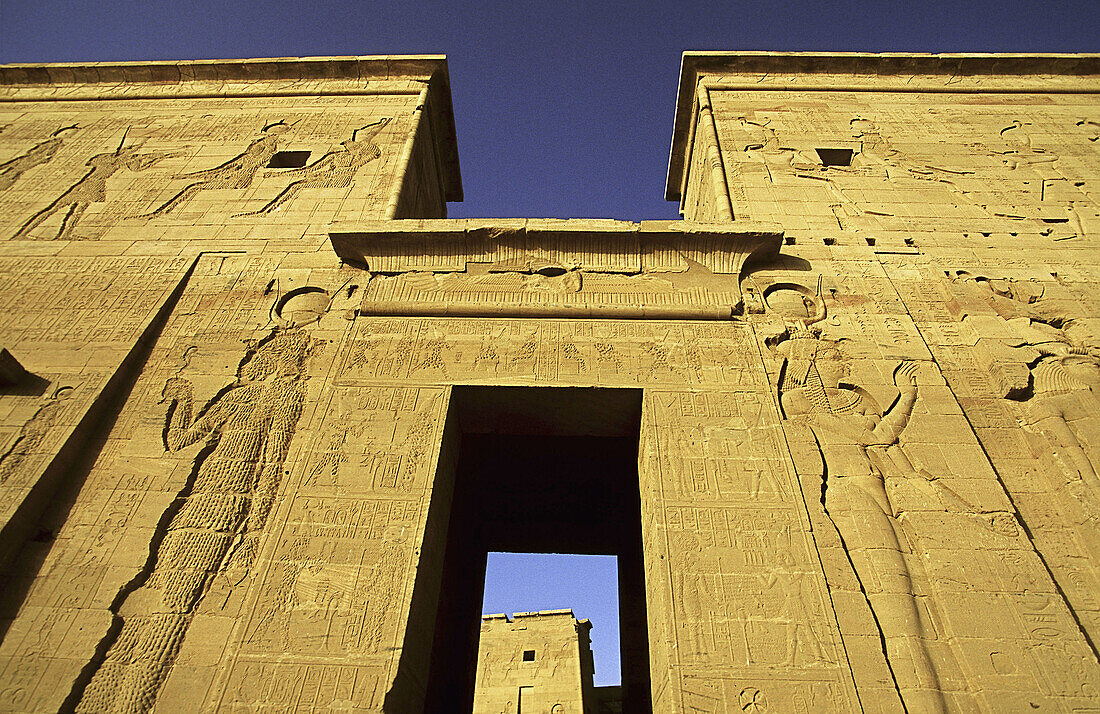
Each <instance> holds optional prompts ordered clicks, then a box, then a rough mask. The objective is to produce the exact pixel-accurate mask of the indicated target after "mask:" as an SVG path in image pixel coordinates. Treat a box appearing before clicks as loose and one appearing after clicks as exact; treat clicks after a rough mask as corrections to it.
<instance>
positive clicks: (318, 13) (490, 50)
mask: <svg viewBox="0 0 1100 714" xmlns="http://www.w3.org/2000/svg"><path fill="white" fill-rule="evenodd" d="M684 50H787V51H793V50H848V51H855V50H859V51H871V52H884V51H927V52H964V51H972V52H978V51H1001V52H1090V51H1091V52H1095V51H1098V50H1100V0H1072V1H1071V0H1048V1H1046V2H1042V1H1030V2H1024V1H1021V0H997V1H993V0H955V1H954V2H948V1H946V0H943V1H938V2H928V1H922V0H907V1H904V2H888V1H880V2H868V1H867V0H858V1H854V0H844V1H842V2H799V1H791V0H772V1H771V2H760V1H759V0H753V1H752V2H714V1H713V0H711V1H710V2H700V1H698V0H676V1H675V2H644V1H643V2H620V3H610V2H595V1H589V2H569V1H561V0H559V1H557V2H523V1H521V0H511V1H509V2H498V1H495V0H485V1H482V2H435V1H427V0H380V1H371V0H359V1H353V0H314V1H313V2H304V1H298V2H278V1H277V0H264V1H262V2H261V1H259V0H246V1H244V2H233V1H232V0H225V1H223V2H209V3H202V2H195V1H189V0H89V1H86V2H76V1H75V0H65V1H62V0H0V62H49V61H97V60H98V61H109V60H156V59H200V58H202V59H209V58H230V57H282V56H308V55H369V54H409V53H445V54H447V55H448V58H449V65H450V73H451V88H452V92H453V98H454V109H455V118H456V124H457V128H458V147H459V156H460V160H461V167H462V178H463V183H464V187H465V194H466V201H465V203H462V204H452V205H451V206H450V212H451V215H452V216H454V217H467V216H469V217H498V216H521V217H522V216H534V217H563V218H566V217H607V218H621V219H627V220H640V219H646V218H675V217H676V215H677V212H676V205H675V204H672V203H667V202H665V201H664V200H663V196H664V179H665V171H666V164H667V161H668V148H669V139H670V137H671V133H672V113H673V108H674V105H675V97H676V89H677V77H678V75H679V69H680V54H681V52H683V51H684ZM539 568H541V569H540V570H538V571H534V570H530V569H528V571H526V572H528V573H529V574H527V575H524V574H522V573H520V574H518V575H517V574H516V572H515V571H508V572H509V573H510V574H508V575H506V576H505V577H501V578H497V579H496V580H494V582H498V581H499V582H501V583H510V584H512V585H522V586H535V590H534V594H535V595H538V594H539V588H540V587H544V586H545V585H546V584H547V583H549V582H551V581H552V580H554V579H555V578H557V579H560V580H563V581H570V580H572V581H573V582H578V581H580V582H584V583H592V582H594V580H596V579H599V580H606V578H605V577H604V576H602V575H599V574H598V573H599V572H603V573H605V574H606V573H607V572H608V570H607V569H605V570H604V571H598V570H592V569H591V568H589V569H588V572H586V573H584V574H583V576H578V570H577V569H576V568H575V567H570V566H568V565H560V564H559V565H554V566H549V567H547V566H545V565H540V566H539ZM489 572H490V576H491V577H494V578H496V576H495V575H494V573H495V572H496V566H494V564H493V561H490V571H489ZM536 572H537V573H538V574H537V576H536V575H534V573H536ZM609 572H610V574H611V577H612V582H613V578H614V569H613V568H611V569H610V571H609ZM497 587H498V586H497V585H492V584H491V585H490V591H491V592H489V593H488V595H487V599H486V606H487V607H488V611H496V612H501V611H506V612H509V613H510V612H513V611H515V610H527V609H538V608H543V607H552V608H558V607H572V608H574V610H575V612H576V613H577V614H578V615H579V616H581V617H590V618H592V620H593V621H594V623H595V629H594V630H593V637H594V638H595V639H596V640H597V641H599V640H601V639H602V636H603V635H604V633H608V632H609V628H611V627H615V626H616V623H615V622H610V623H608V622H604V621H601V620H602V618H603V617H604V616H603V615H597V614H596V612H595V610H590V609H589V606H588V605H586V604H584V603H583V602H582V596H584V595H585V593H583V592H582V593H581V594H578V595H577V596H576V599H575V600H574V601H573V602H572V603H570V602H559V601H558V600H559V598H549V597H547V598H546V599H541V600H540V599H538V598H537V597H530V598H528V597H526V596H525V595H523V594H522V593H520V592H518V591H516V592H514V593H513V594H511V595H509V594H508V591H507V590H499V591H497V590H494V588H497ZM501 587H503V586H501ZM602 587H603V588H604V589H603V590H601V589H600V588H598V587H595V586H593V587H590V588H588V590H587V591H586V592H587V593H589V594H590V593H593V592H595V593H606V592H607V591H606V587H608V586H607V585H606V584H605V585H604V586H602ZM544 590H545V592H544V593H543V594H548V593H550V592H551V591H550V588H549V587H545V588H544ZM570 597H572V596H570ZM601 597H602V595H601ZM507 602H514V604H512V605H508V604H506V603H507ZM540 603H545V605H544V604H540ZM597 618H600V619H597ZM609 667H610V664H609V663H608V662H607V661H606V660H603V659H597V663H596V668H597V673H598V674H600V673H603V672H607V671H608V669H609Z"/></svg>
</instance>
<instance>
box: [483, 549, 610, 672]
mask: <svg viewBox="0 0 1100 714" xmlns="http://www.w3.org/2000/svg"><path fill="white" fill-rule="evenodd" d="M617 568H618V558H616V557H615V556H613V555H562V554H558V553H489V560H488V563H487V565H486V568H485V595H484V599H483V600H482V603H481V612H482V614H483V615H491V614H494V613H501V612H503V613H506V614H507V615H508V616H509V617H511V616H512V615H513V614H514V613H516V612H535V611H537V610H562V609H570V610H572V611H573V614H574V615H575V616H576V617H577V619H578V620H583V619H585V618H587V619H589V620H590V621H591V622H592V631H591V633H590V636H591V638H592V660H593V662H594V664H595V667H596V674H595V677H594V680H595V685H596V686H597V687H603V686H609V685H617V684H620V680H621V669H620V665H619V578H618V572H617Z"/></svg>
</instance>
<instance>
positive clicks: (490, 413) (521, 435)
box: [409, 387, 652, 712]
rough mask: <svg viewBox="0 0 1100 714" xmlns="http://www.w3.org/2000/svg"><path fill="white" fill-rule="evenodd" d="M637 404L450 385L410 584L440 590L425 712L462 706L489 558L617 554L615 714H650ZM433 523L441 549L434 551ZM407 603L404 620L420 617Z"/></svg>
mask: <svg viewBox="0 0 1100 714" xmlns="http://www.w3.org/2000/svg"><path fill="white" fill-rule="evenodd" d="M641 398H642V394H641V390H637V389H598V388H549V387H547V388H533V387H454V389H453V392H452V397H451V409H450V412H449V414H448V417H447V426H446V428H445V435H444V454H443V458H441V462H440V464H441V465H440V469H439V472H438V475H437V477H436V484H435V490H434V493H433V498H432V505H431V510H430V511H429V526H428V528H429V533H428V538H427V539H426V541H425V546H424V552H425V554H424V556H422V559H421V566H420V569H419V570H418V573H417V582H416V586H415V587H416V589H417V590H422V589H423V590H427V589H433V591H434V588H438V591H435V592H438V593H439V595H438V607H437V608H435V613H434V628H433V630H434V633H433V637H432V642H431V646H430V650H431V655H430V659H429V665H428V672H427V686H426V700H425V710H426V711H449V712H469V711H470V710H471V708H472V706H473V694H474V675H475V671H476V666H477V646H478V635H479V630H480V621H481V602H482V593H483V589H484V585H485V563H486V557H487V555H488V553H489V552H490V551H503V552H528V553H578V554H592V555H614V556H617V558H618V568H619V573H618V579H619V625H620V646H621V662H622V681H623V690H622V693H623V705H624V711H631V712H646V711H651V709H652V707H651V704H650V686H649V641H648V636H647V626H646V607H645V583H644V571H643V565H642V538H641V501H640V493H639V487H638V483H639V481H638V429H639V424H640V420H641ZM445 512H446V513H445ZM444 521H445V522H446V528H445V532H446V538H445V542H439V541H441V540H443V539H438V540H436V541H435V542H433V539H432V530H433V528H434V529H435V532H436V534H438V535H441V534H442V533H441V531H443V524H444ZM435 543H439V545H435ZM440 556H441V557H440ZM434 573H438V576H436V575H434ZM437 578H438V579H437ZM433 583H434V587H433ZM418 595H421V594H420V593H417V592H415V591H414V596H413V613H412V615H411V616H412V617H414V618H415V617H418V616H419V617H421V618H425V617H427V616H428V613H427V612H424V613H419V614H418V612H417V601H418ZM424 599H425V598H424V596H423V595H421V597H420V600H421V601H422V602H423V601H424ZM430 599H434V598H430ZM424 624H426V623H424ZM409 627H410V629H413V628H416V623H415V622H413V621H410V623H409Z"/></svg>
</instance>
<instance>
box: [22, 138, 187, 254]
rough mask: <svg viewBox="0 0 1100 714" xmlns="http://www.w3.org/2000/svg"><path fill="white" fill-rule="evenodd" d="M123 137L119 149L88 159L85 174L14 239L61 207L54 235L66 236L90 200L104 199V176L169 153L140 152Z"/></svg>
mask: <svg viewBox="0 0 1100 714" xmlns="http://www.w3.org/2000/svg"><path fill="white" fill-rule="evenodd" d="M125 141H126V136H125V135H123V137H122V141H121V142H120V143H119V145H118V148H117V149H115V150H114V151H113V152H111V153H109V154H96V155H95V156H93V157H92V158H90V159H88V163H87V166H90V167H91V169H90V170H89V171H88V173H86V174H84V177H83V178H81V179H80V180H79V181H77V182H76V183H74V184H73V185H72V186H70V187H69V189H68V190H66V191H65V192H64V193H62V194H61V195H60V196H58V197H57V198H56V199H54V200H53V201H52V202H51V203H50V204H49V205H48V206H46V207H45V208H43V209H42V210H41V211H39V212H38V213H36V214H34V215H33V216H31V217H30V219H28V220H27V222H26V223H24V224H23V225H22V227H20V228H19V230H18V231H17V232H16V233H15V235H14V236H13V237H12V238H13V240H19V239H21V238H25V237H26V236H27V235H28V234H30V232H31V231H33V230H34V229H35V228H36V227H38V225H39V224H41V223H42V222H43V221H45V220H46V219H47V218H49V217H50V216H51V215H53V214H54V213H56V212H57V211H59V210H62V209H68V210H66V211H65V217H64V218H63V219H62V220H61V226H60V227H59V228H58V229H57V233H56V234H55V235H54V238H56V239H58V240H64V239H66V238H68V237H69V235H70V234H71V232H72V230H73V228H74V227H76V224H77V221H79V220H80V216H81V215H82V214H83V213H84V211H86V210H87V209H88V207H89V206H90V205H92V204H93V203H102V202H103V201H106V200H107V179H109V178H110V177H111V176H114V175H115V174H116V173H118V172H119V171H121V170H122V169H129V170H130V171H144V170H145V169H147V168H149V167H151V166H152V165H153V164H155V163H157V162H158V161H160V160H161V159H166V158H168V157H169V156H171V154H169V153H159V154H139V153H137V147H136V146H126V147H124V143H125Z"/></svg>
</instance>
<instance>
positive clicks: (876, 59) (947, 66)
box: [665, 52, 1100, 201]
mask: <svg viewBox="0 0 1100 714" xmlns="http://www.w3.org/2000/svg"><path fill="white" fill-rule="evenodd" d="M700 82H703V83H704V85H705V86H706V87H707V88H708V89H709V90H712V91H714V90H727V91H733V90H738V91H798V92H811V91H833V92H845V91H846V92H853V91H855V92H866V91H883V92H963V93H1018V92H1036V93H1052V92H1055V93H1100V53H1089V54H1018V53H958V54H929V53H915V52H884V53H868V52H685V53H684V54H683V60H682V63H681V65H680V86H679V91H678V93H677V97H676V112H675V117H674V120H673V129H672V146H671V149H670V151H669V162H668V178H667V181H666V184H665V199H666V200H669V201H678V200H680V198H681V187H682V186H683V185H684V170H685V162H686V160H687V150H688V147H687V142H688V141H689V137H690V134H691V126H692V125H693V123H694V121H693V120H694V117H695V115H696V113H697V111H698V107H697V102H696V88H697V86H698V85H699V83H700Z"/></svg>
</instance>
